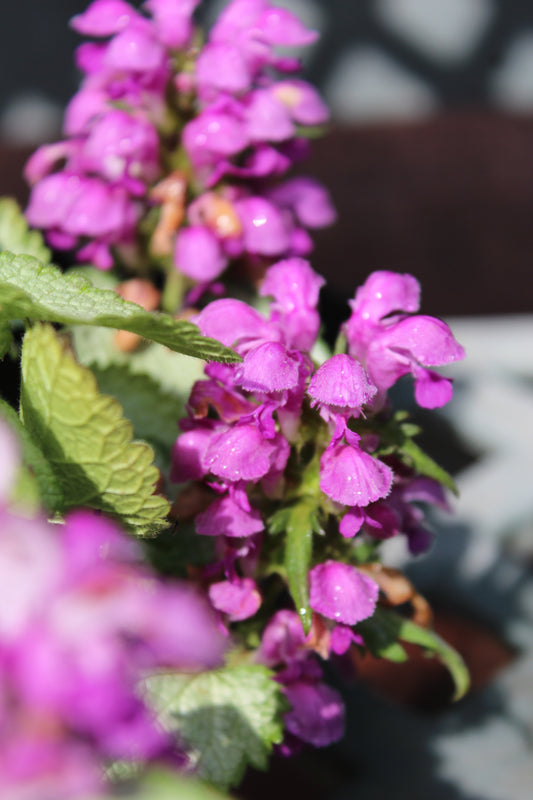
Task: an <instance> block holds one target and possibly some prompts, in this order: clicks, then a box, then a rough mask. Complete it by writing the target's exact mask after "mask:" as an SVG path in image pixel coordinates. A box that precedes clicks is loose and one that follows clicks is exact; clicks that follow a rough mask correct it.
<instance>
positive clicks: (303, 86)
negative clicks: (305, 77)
mask: <svg viewBox="0 0 533 800" xmlns="http://www.w3.org/2000/svg"><path fill="white" fill-rule="evenodd" d="M272 94H273V95H274V96H275V97H276V99H277V100H278V101H279V102H280V103H282V104H283V106H284V107H285V108H286V109H287V111H288V113H289V114H290V116H291V118H292V119H293V120H294V122H297V123H299V124H300V125H321V124H322V123H324V122H327V121H328V119H329V108H328V107H327V105H326V104H325V103H324V101H323V100H322V99H321V97H320V96H319V94H318V92H317V91H316V89H314V88H313V87H312V86H311V85H310V84H308V83H306V82H305V81H296V80H290V81H279V82H278V83H276V84H274V86H273V88H272Z"/></svg>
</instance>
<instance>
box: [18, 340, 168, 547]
mask: <svg viewBox="0 0 533 800" xmlns="http://www.w3.org/2000/svg"><path fill="white" fill-rule="evenodd" d="M21 415H22V419H23V422H24V426H25V428H26V430H27V431H28V433H29V434H30V436H31V437H32V439H33V440H34V441H38V442H39V446H40V449H41V450H42V453H43V455H44V458H45V459H46V460H47V461H48V463H49V464H50V466H51V468H52V470H53V473H54V476H55V479H56V481H57V483H58V484H59V487H60V489H61V492H62V495H63V498H62V504H61V507H60V508H58V509H57V510H65V509H67V508H71V507H74V506H88V507H89V508H96V509H101V510H102V511H105V512H106V513H108V514H111V515H112V516H115V517H117V518H118V519H119V520H120V521H121V522H122V523H123V524H125V525H126V526H128V527H130V528H131V529H133V530H134V531H135V532H136V533H137V534H139V535H146V534H152V533H156V532H157V531H158V530H160V529H161V528H163V527H165V525H166V520H165V518H166V515H167V513H168V510H169V506H168V502H167V501H166V500H165V499H164V498H162V497H160V496H158V495H154V493H153V492H154V486H155V483H156V481H157V479H158V471H157V469H156V468H155V467H154V466H153V464H152V462H153V457H154V453H153V451H152V449H151V448H150V447H149V446H148V445H147V444H145V443H144V442H136V441H132V436H133V431H132V426H131V423H130V422H129V421H128V420H127V419H125V418H124V417H123V415H122V408H121V407H120V405H119V403H118V402H117V401H116V400H115V399H113V398H112V397H108V396H106V395H103V394H100V392H99V391H98V386H97V384H96V380H95V378H94V375H93V374H92V373H91V372H90V370H88V369H86V368H85V367H81V366H80V365H79V364H77V363H76V361H75V360H74V358H73V356H72V355H71V353H70V352H69V351H68V350H67V349H66V348H65V347H64V346H63V345H62V343H61V341H60V340H59V338H58V336H57V334H56V333H55V331H54V329H53V328H52V327H51V326H50V325H36V326H35V327H34V328H33V329H31V330H30V331H28V333H27V334H26V336H25V339H24V344H23V348H22V389H21Z"/></svg>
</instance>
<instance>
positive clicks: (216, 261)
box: [174, 226, 227, 283]
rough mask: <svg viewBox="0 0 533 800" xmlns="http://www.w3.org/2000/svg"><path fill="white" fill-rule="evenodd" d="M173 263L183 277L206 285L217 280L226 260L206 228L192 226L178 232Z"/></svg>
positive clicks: (215, 239) (214, 237) (214, 238)
mask: <svg viewBox="0 0 533 800" xmlns="http://www.w3.org/2000/svg"><path fill="white" fill-rule="evenodd" d="M174 262H175V264H176V267H177V269H179V271H180V272H183V273H184V275H188V276H189V278H194V280H197V281H202V282H206V283H207V282H209V281H212V280H214V279H215V278H218V276H219V275H220V273H221V272H222V271H223V270H224V268H225V267H226V264H227V259H226V257H225V255H224V253H223V252H222V250H221V248H220V245H219V243H218V241H217V238H216V236H214V234H213V233H211V231H210V230H209V229H208V228H203V227H198V226H192V227H190V228H182V229H181V230H180V231H179V232H178V236H177V238H176V249H175V252H174Z"/></svg>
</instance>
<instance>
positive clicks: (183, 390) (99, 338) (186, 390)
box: [71, 325, 204, 416]
mask: <svg viewBox="0 0 533 800" xmlns="http://www.w3.org/2000/svg"><path fill="white" fill-rule="evenodd" d="M71 332H72V339H73V343H74V349H75V351H76V356H77V358H78V360H79V362H80V364H84V365H85V366H86V367H92V368H94V367H97V368H98V369H99V370H103V369H107V368H108V367H112V366H113V365H115V364H117V365H119V366H124V365H127V367H128V369H129V371H130V372H131V373H132V374H135V375H147V376H148V377H149V378H151V379H152V380H153V381H155V382H156V383H157V384H158V385H159V387H160V390H161V391H163V392H165V393H168V394H172V395H174V397H175V398H176V399H177V401H178V402H179V403H180V407H181V408H182V409H185V403H186V402H187V399H188V397H189V394H190V391H191V388H192V385H193V383H194V382H195V381H197V380H200V379H201V378H203V377H204V364H203V362H202V361H200V360H199V359H197V358H191V357H190V356H184V355H182V354H181V353H175V352H174V351H173V350H169V349H168V347H163V346H162V345H160V344H146V345H145V346H144V347H140V348H139V349H138V350H135V351H134V352H133V353H123V352H122V351H121V350H119V349H118V348H117V347H116V346H115V344H114V338H115V331H113V330H110V329H109V328H91V327H89V326H88V325H74V326H73V327H72V328H71ZM184 413H185V412H184V411H183V413H182V414H180V416H184Z"/></svg>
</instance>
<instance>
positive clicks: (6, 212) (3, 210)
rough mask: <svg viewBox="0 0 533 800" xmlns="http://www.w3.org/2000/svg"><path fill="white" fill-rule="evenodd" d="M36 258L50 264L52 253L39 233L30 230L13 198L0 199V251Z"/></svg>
mask: <svg viewBox="0 0 533 800" xmlns="http://www.w3.org/2000/svg"><path fill="white" fill-rule="evenodd" d="M1 250H9V251H10V252H11V253H16V254H17V255H23V254H25V255H28V256H34V258H37V259H38V260H39V261H40V262H41V263H43V264H48V263H49V261H50V259H51V257H52V256H51V253H50V250H49V249H48V247H47V246H46V245H45V243H44V239H43V237H42V234H41V233H40V232H39V231H34V230H30V228H29V226H28V223H27V221H26V217H25V216H24V214H23V213H22V211H21V210H20V207H19V205H18V203H17V201H16V200H14V199H13V198H12V197H2V198H0V251H1Z"/></svg>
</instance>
